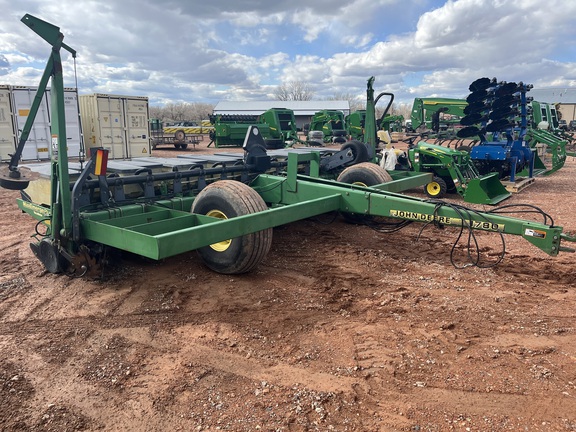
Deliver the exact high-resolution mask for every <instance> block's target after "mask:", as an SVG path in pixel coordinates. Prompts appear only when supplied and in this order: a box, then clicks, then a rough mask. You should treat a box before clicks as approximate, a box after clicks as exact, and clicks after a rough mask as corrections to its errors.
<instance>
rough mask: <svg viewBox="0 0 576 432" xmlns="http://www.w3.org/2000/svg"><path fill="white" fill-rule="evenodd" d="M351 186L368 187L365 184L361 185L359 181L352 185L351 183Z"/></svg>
mask: <svg viewBox="0 0 576 432" xmlns="http://www.w3.org/2000/svg"><path fill="white" fill-rule="evenodd" d="M352 184H353V185H355V186H362V187H368V185H367V184H366V183H362V182H359V181H357V182H354V183H352Z"/></svg>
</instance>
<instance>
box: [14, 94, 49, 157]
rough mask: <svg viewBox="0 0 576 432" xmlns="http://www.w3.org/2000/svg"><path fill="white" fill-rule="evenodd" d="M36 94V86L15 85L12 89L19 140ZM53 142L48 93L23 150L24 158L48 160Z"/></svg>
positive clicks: (43, 98)
mask: <svg viewBox="0 0 576 432" xmlns="http://www.w3.org/2000/svg"><path fill="white" fill-rule="evenodd" d="M35 96H36V89H35V88H25V87H14V88H13V89H12V106H13V107H14V118H15V120H16V121H15V123H16V130H17V135H18V137H17V140H20V135H21V134H22V130H23V129H24V125H25V124H26V120H27V119H28V115H29V114H30V107H31V106H32V102H33V100H34V97H35ZM51 142H52V138H51V135H50V116H49V113H48V98H47V97H46V93H45V94H44V95H43V97H42V103H41V104H40V107H39V108H38V112H37V113H36V118H35V119H34V124H33V125H32V129H31V130H30V135H29V136H28V140H27V141H26V145H25V146H24V150H23V151H22V160H47V159H49V158H50V154H49V148H50V145H51Z"/></svg>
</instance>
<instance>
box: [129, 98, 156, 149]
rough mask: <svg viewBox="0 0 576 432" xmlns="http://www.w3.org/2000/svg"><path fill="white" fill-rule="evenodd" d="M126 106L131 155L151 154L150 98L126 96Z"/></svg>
mask: <svg viewBox="0 0 576 432" xmlns="http://www.w3.org/2000/svg"><path fill="white" fill-rule="evenodd" d="M124 108H125V113H126V141H127V143H128V155H129V157H133V158H135V157H146V156H150V139H149V123H148V99H146V98H126V99H124Z"/></svg>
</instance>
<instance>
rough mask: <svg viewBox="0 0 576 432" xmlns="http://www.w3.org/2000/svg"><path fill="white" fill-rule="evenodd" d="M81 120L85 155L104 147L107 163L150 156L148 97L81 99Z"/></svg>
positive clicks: (118, 96) (85, 97)
mask: <svg viewBox="0 0 576 432" xmlns="http://www.w3.org/2000/svg"><path fill="white" fill-rule="evenodd" d="M80 116H81V118H82V129H83V132H84V139H85V144H86V152H87V154H88V155H89V154H90V149H93V148H99V147H103V148H105V149H108V150H109V152H110V153H109V155H108V157H109V158H110V159H130V158H133V157H144V156H145V157H147V156H150V136H149V122H148V118H149V114H148V98H147V97H144V96H120V95H110V94H98V93H97V94H92V95H81V96H80Z"/></svg>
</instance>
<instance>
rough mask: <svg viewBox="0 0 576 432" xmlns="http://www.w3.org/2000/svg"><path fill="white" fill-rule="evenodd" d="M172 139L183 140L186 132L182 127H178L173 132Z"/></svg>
mask: <svg viewBox="0 0 576 432" xmlns="http://www.w3.org/2000/svg"><path fill="white" fill-rule="evenodd" d="M174 139H175V140H176V141H184V140H185V139H186V133H185V132H184V131H183V130H182V129H178V130H177V131H176V132H174Z"/></svg>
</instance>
